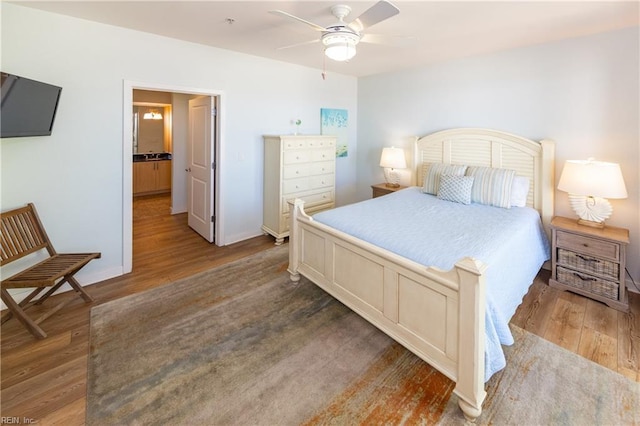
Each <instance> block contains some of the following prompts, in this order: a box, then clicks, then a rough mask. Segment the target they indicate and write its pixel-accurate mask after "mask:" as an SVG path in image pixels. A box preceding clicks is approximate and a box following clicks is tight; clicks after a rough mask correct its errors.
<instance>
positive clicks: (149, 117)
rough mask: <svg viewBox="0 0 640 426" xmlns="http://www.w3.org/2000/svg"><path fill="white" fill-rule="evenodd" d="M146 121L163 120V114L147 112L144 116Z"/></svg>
mask: <svg viewBox="0 0 640 426" xmlns="http://www.w3.org/2000/svg"><path fill="white" fill-rule="evenodd" d="M142 118H143V119H144V120H162V114H160V113H159V112H155V111H149V112H145V113H144V115H143V116H142Z"/></svg>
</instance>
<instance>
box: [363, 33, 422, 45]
mask: <svg viewBox="0 0 640 426" xmlns="http://www.w3.org/2000/svg"><path fill="white" fill-rule="evenodd" d="M417 40H418V38H417V37H415V36H400V35H387V34H365V35H363V36H362V37H361V38H360V43H371V44H383V45H385V46H396V47H405V46H410V45H412V44H414V43H415V42H416V41H417Z"/></svg>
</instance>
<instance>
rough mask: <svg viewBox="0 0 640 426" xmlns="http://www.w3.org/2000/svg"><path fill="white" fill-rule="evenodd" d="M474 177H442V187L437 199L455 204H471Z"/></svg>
mask: <svg viewBox="0 0 640 426" xmlns="http://www.w3.org/2000/svg"><path fill="white" fill-rule="evenodd" d="M472 187H473V176H455V175H442V176H440V187H439V188H438V195H437V197H438V198H440V199H441V200H446V201H453V202H454V203H461V204H471V188H472Z"/></svg>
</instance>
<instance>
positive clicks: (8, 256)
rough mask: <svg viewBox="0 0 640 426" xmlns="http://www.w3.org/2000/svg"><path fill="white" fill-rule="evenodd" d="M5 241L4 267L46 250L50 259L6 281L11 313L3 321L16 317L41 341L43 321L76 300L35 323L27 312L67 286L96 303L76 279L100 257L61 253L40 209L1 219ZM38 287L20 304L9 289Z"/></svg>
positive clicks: (1, 257)
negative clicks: (40, 214)
mask: <svg viewBox="0 0 640 426" xmlns="http://www.w3.org/2000/svg"><path fill="white" fill-rule="evenodd" d="M0 222H1V240H0V248H1V255H0V266H4V265H7V264H9V263H11V262H13V261H15V260H17V259H20V258H23V257H25V256H27V255H29V254H31V253H35V252H37V251H38V250H42V249H46V250H47V252H48V253H49V257H48V258H46V259H45V260H43V261H41V262H39V263H37V264H36V265H34V266H32V267H30V268H27V269H25V270H24V271H22V272H19V273H17V274H15V275H13V276H11V277H10V278H7V279H4V280H2V283H1V287H2V288H1V290H2V301H3V302H4V303H5V305H7V308H9V311H8V312H7V313H6V314H5V315H4V316H3V317H2V320H1V323H2V324H4V323H5V322H6V321H7V320H9V319H10V318H11V317H12V316H13V315H15V316H16V318H17V319H18V321H20V322H21V323H22V324H23V325H24V326H25V327H26V328H27V330H29V331H30V332H31V334H33V335H34V336H35V337H37V338H39V339H44V338H45V337H47V335H46V333H45V332H44V331H42V329H41V328H40V327H39V326H38V324H40V323H41V322H42V321H44V320H45V319H47V318H49V317H50V316H51V315H53V314H54V313H56V312H58V311H59V310H60V309H62V308H63V307H64V306H65V305H66V304H67V303H69V302H71V301H72V300H73V299H68V300H66V301H64V302H62V303H60V304H58V305H57V306H55V307H54V308H52V309H50V310H49V311H47V312H46V313H44V314H43V315H42V316H41V317H40V318H38V319H36V320H32V319H31V318H29V317H28V316H27V314H26V313H25V310H26V309H28V308H29V307H31V306H33V305H40V304H42V302H44V301H45V300H46V299H47V298H48V297H49V296H51V295H52V294H53V293H54V292H55V291H56V290H57V289H59V288H60V286H62V285H63V284H64V283H65V282H68V283H69V285H71V287H72V288H73V289H74V290H75V292H76V293H79V295H80V296H81V297H82V298H83V299H84V300H85V301H86V302H93V299H92V298H91V296H89V294H88V293H87V292H86V291H85V290H84V289H83V288H82V286H81V285H80V284H79V283H78V281H76V279H75V278H74V277H73V275H74V274H75V273H76V272H78V271H79V270H80V269H81V268H82V267H84V265H86V264H87V263H89V262H90V261H91V260H93V259H98V258H100V253H74V254H62V253H57V252H56V251H55V249H54V248H53V245H52V244H51V241H50V240H49V237H48V236H47V233H46V232H45V230H44V227H43V226H42V222H40V218H39V217H38V213H37V212H36V208H35V206H34V205H33V204H32V203H29V204H28V205H27V206H26V207H22V208H19V209H15V210H11V211H8V212H5V213H2V214H1V215H0ZM32 287H35V290H33V291H32V292H31V293H30V294H29V295H28V296H27V298H26V299H24V300H22V301H21V302H20V303H16V301H15V300H13V298H12V297H11V295H10V294H9V292H8V291H7V289H10V288H32ZM48 287H51V288H50V289H49V290H48V291H47V292H46V293H44V294H43V295H42V296H41V297H40V298H38V299H37V300H35V301H34V300H33V298H34V297H36V296H37V295H38V294H40V293H41V292H42V291H43V290H44V289H46V288H48Z"/></svg>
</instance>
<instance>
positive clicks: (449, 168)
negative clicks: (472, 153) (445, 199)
mask: <svg viewBox="0 0 640 426" xmlns="http://www.w3.org/2000/svg"><path fill="white" fill-rule="evenodd" d="M465 170H467V166H464V165H456V164H444V163H429V164H427V171H426V172H425V174H424V184H423V185H422V192H424V193H425V194H432V195H436V194H437V193H438V187H439V186H440V176H442V175H454V176H464V171H465Z"/></svg>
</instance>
